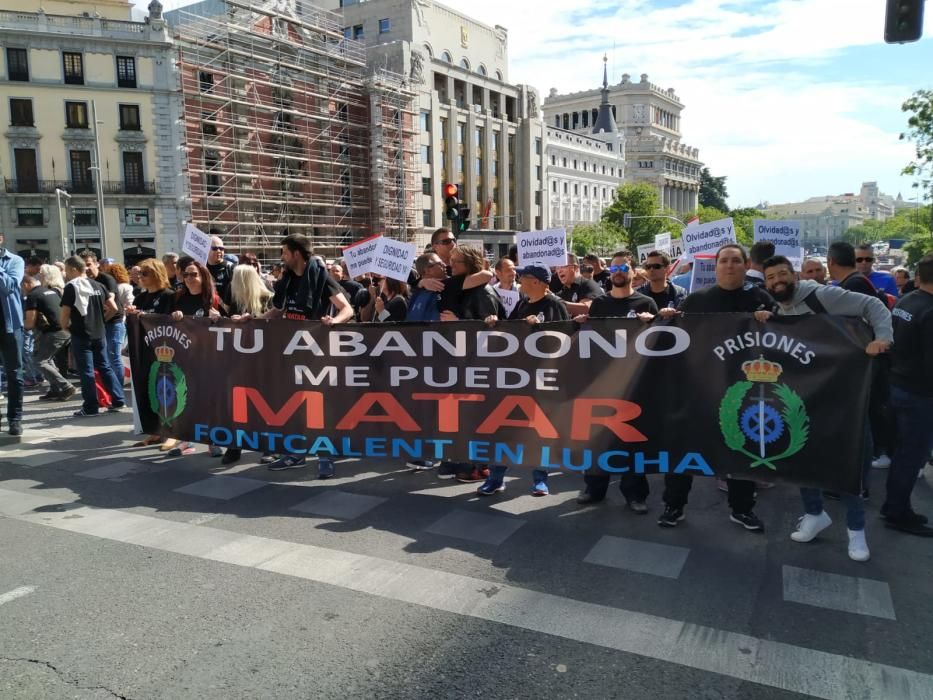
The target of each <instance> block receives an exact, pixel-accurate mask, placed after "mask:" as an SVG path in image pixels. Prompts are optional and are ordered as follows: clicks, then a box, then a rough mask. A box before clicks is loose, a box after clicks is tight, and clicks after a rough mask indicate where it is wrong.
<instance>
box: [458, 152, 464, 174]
mask: <svg viewBox="0 0 933 700" xmlns="http://www.w3.org/2000/svg"><path fill="white" fill-rule="evenodd" d="M457 176H458V177H463V156H462V155H461V156H457Z"/></svg>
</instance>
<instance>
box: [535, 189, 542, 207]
mask: <svg viewBox="0 0 933 700" xmlns="http://www.w3.org/2000/svg"><path fill="white" fill-rule="evenodd" d="M535 204H537V205H538V206H541V190H535Z"/></svg>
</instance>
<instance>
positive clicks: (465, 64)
mask: <svg viewBox="0 0 933 700" xmlns="http://www.w3.org/2000/svg"><path fill="white" fill-rule="evenodd" d="M460 67H461V68H463V70H470V62H469V61H468V60H466V59H465V58H461V59H460Z"/></svg>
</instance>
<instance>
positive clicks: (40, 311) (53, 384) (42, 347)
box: [24, 265, 76, 401]
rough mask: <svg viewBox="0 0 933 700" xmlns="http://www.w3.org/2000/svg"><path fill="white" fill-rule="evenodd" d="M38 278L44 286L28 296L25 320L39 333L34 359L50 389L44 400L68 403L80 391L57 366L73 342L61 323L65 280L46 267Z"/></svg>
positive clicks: (51, 268)
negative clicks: (65, 348) (61, 352)
mask: <svg viewBox="0 0 933 700" xmlns="http://www.w3.org/2000/svg"><path fill="white" fill-rule="evenodd" d="M38 278H39V284H40V286H39V287H36V288H35V289H34V290H33V291H32V292H30V294H29V296H27V297H26V309H25V311H26V314H25V319H24V320H25V325H26V328H28V329H30V330H32V331H33V332H34V333H35V334H36V349H35V351H34V352H33V360H34V361H35V363H36V366H37V367H38V368H39V371H40V372H41V373H42V376H43V378H44V379H45V380H46V381H47V382H48V383H49V387H50V388H49V391H48V393H47V394H45V395H43V396H41V397H40V399H42V400H44V401H50V400H53V399H54V400H57V401H67V400H68V399H70V398H71V397H72V396H74V394H75V393H76V390H75V388H74V387H73V386H72V385H71V383H70V382H69V381H68V380H67V379H65V378H64V377H63V376H62V373H61V372H59V370H58V367H57V366H56V365H55V355H57V354H58V352H59V351H60V350H61V349H62V348H64V347H66V346H67V345H68V344H69V343H70V342H71V336H70V335H69V333H68V331H66V330H63V329H62V327H61V324H60V323H59V315H60V314H61V301H62V292H63V291H64V289H65V279H64V278H63V277H62V272H61V270H59V269H58V268H57V267H55V266H54V265H42V266H41V267H40V268H39V275H38Z"/></svg>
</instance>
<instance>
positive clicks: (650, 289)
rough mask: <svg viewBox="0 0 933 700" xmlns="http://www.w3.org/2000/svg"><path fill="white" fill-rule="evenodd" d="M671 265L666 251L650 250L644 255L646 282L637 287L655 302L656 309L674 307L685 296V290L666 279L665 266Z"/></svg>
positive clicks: (677, 305)
mask: <svg viewBox="0 0 933 700" xmlns="http://www.w3.org/2000/svg"><path fill="white" fill-rule="evenodd" d="M670 266H671V259H670V258H669V257H668V255H667V253H665V252H663V251H660V250H652V251H651V252H650V253H648V255H647V256H646V257H645V264H644V268H645V274H646V275H647V277H648V282H647V283H646V284H644V285H642V286H641V287H639V288H638V291H639V292H640V293H642V294H644V295H645V296H646V297H649V298H651V299H652V300H653V301H654V303H655V304H657V307H658V310H663V309H676V308H677V307H679V306H680V304H681V302H683V300H684V299H686V298H687V290H686V289H684V288H683V287H681V286H679V285H676V284H674V283H673V282H671V281H669V280H668V279H667V268H669V267H670Z"/></svg>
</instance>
